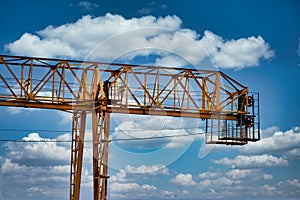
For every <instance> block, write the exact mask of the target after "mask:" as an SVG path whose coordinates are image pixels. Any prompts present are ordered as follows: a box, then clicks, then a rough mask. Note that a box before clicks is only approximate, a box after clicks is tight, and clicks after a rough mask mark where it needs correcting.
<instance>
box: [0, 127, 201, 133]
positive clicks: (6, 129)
mask: <svg viewBox="0 0 300 200" xmlns="http://www.w3.org/2000/svg"><path fill="white" fill-rule="evenodd" d="M198 128H204V127H185V128H184V127H180V128H167V129H159V128H157V129H147V131H169V130H182V129H185V130H191V129H198ZM1 131H7V132H12V131H15V132H22V131H24V132H54V133H55V132H57V133H69V132H71V131H70V130H53V129H16V128H0V132H1ZM122 131H123V132H125V131H128V132H129V131H130V132H132V131H133V132H136V131H145V129H138V130H137V129H117V130H114V131H110V133H114V132H122Z"/></svg>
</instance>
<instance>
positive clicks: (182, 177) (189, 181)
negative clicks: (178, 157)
mask: <svg viewBox="0 0 300 200" xmlns="http://www.w3.org/2000/svg"><path fill="white" fill-rule="evenodd" d="M171 182H172V183H174V184H176V185H179V186H194V185H196V182H195V181H194V180H193V176H192V175H191V174H182V173H180V174H178V175H177V176H175V177H174V178H172V179H171Z"/></svg>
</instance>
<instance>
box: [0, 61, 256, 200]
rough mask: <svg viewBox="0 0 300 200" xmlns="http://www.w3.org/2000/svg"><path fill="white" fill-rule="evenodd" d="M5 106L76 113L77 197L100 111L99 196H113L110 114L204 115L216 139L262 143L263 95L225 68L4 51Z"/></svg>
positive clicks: (74, 199) (73, 195)
mask: <svg viewBox="0 0 300 200" xmlns="http://www.w3.org/2000/svg"><path fill="white" fill-rule="evenodd" d="M0 106H15V107H28V108H42V109H55V110H60V111H64V112H71V113H72V116H73V117H72V143H71V168H70V200H78V199H79V197H80V182H81V173H82V160H83V150H84V139H85V129H86V119H87V115H91V116H92V138H93V139H92V140H93V191H94V200H106V199H107V193H108V189H107V184H108V179H109V173H108V166H109V164H108V149H109V143H110V135H109V133H110V130H109V129H110V115H111V113H124V114H136V115H158V116H174V117H186V118H198V119H199V118H200V119H202V120H203V121H205V141H206V143H208V144H225V145H245V144H247V143H248V142H255V141H258V140H260V122H259V121H260V119H259V94H258V93H253V94H250V93H249V92H248V88H247V87H245V86H243V85H242V84H241V83H239V82H237V81H236V80H234V79H233V78H231V77H229V76H228V75H226V74H224V73H223V72H221V71H213V70H198V69H190V68H171V67H159V66H140V65H133V64H119V63H105V62H92V61H80V60H67V59H51V58H38V57H26V56H11V55H0Z"/></svg>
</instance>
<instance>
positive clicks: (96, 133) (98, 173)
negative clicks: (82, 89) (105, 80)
mask: <svg viewBox="0 0 300 200" xmlns="http://www.w3.org/2000/svg"><path fill="white" fill-rule="evenodd" d="M92 123H93V124H92V125H93V173H94V200H106V199H107V182H108V178H109V176H108V143H109V128H110V113H107V112H105V111H103V110H102V108H100V109H96V110H94V111H93V114H92Z"/></svg>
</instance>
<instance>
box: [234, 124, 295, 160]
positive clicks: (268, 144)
mask: <svg viewBox="0 0 300 200" xmlns="http://www.w3.org/2000/svg"><path fill="white" fill-rule="evenodd" d="M262 136H263V138H262V139H261V140H260V141H258V142H254V143H249V144H247V145H245V146H244V147H242V148H241V149H240V150H241V152H242V153H244V154H265V153H280V154H281V155H282V156H283V157H284V158H285V159H299V158H300V146H299V144H300V127H295V128H292V129H290V130H287V131H285V132H282V131H280V130H279V128H278V127H270V128H268V129H266V130H264V131H262Z"/></svg>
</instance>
